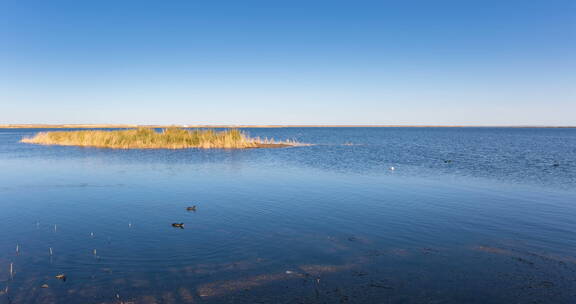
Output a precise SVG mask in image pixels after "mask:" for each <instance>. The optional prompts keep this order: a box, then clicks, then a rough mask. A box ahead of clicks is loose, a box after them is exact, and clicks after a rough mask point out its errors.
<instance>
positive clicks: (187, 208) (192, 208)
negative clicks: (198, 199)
mask: <svg viewBox="0 0 576 304" xmlns="http://www.w3.org/2000/svg"><path fill="white" fill-rule="evenodd" d="M186 210H187V211H194V212H196V205H194V206H192V207H186Z"/></svg>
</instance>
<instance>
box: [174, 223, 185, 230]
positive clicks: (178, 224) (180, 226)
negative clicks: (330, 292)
mask: <svg viewBox="0 0 576 304" xmlns="http://www.w3.org/2000/svg"><path fill="white" fill-rule="evenodd" d="M172 227H175V228H180V229H184V223H172Z"/></svg>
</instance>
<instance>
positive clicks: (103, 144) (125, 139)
mask: <svg viewBox="0 0 576 304" xmlns="http://www.w3.org/2000/svg"><path fill="white" fill-rule="evenodd" d="M21 142H24V143H31V144H41V145H60V146H81V147H98V148H112V149H186V148H203V149H212V148H223V149H246V148H272V147H286V146H294V145H296V144H297V143H295V142H293V141H284V142H276V141H274V140H268V139H260V138H251V137H249V136H248V135H246V134H245V133H244V132H242V131H240V130H237V129H228V130H224V131H215V130H212V129H196V130H187V129H181V128H175V127H173V128H165V129H162V131H160V132H157V131H155V130H154V129H151V128H138V129H128V130H113V131H109V130H108V131H107V130H82V131H52V132H40V133H38V134H36V135H35V136H33V137H30V138H23V139H22V140H21Z"/></svg>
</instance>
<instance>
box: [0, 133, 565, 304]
mask: <svg viewBox="0 0 576 304" xmlns="http://www.w3.org/2000/svg"><path fill="white" fill-rule="evenodd" d="M38 131H39V130H33V129H20V130H0V208H1V209H0V290H2V292H1V293H0V303H121V302H124V303H129V302H133V303H575V301H576V300H575V299H576V129H531V128H518V129H510V128H279V129H247V131H248V132H249V133H250V134H251V135H252V136H261V137H273V138H275V139H296V140H298V141H300V142H305V143H311V144H314V145H312V146H306V147H294V148H282V149H252V150H238V151H230V150H196V149H188V150H176V151H172V150H144V151H143V150H126V151H122V150H108V149H95V148H77V147H55V146H36V145H29V144H22V143H19V140H20V139H21V138H22V137H24V136H30V135H32V134H34V133H35V132H38ZM392 166H393V167H395V170H394V171H392V170H390V169H389V168H390V167H392ZM189 205H197V206H198V210H197V211H196V212H188V211H186V210H185V209H186V207H187V206H189ZM175 222H183V223H184V224H185V228H184V229H178V228H174V227H172V226H171V224H172V223H175ZM17 246H18V249H19V252H16V247H17ZM50 248H52V255H50ZM94 250H96V251H94ZM10 265H12V270H13V272H12V274H11V273H10ZM62 273H63V274H65V275H66V277H67V279H66V281H61V280H57V279H56V278H54V276H55V275H57V274H62ZM43 284H47V285H48V288H41V286H42V285H43Z"/></svg>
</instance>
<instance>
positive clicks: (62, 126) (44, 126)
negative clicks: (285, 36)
mask: <svg viewBox="0 0 576 304" xmlns="http://www.w3.org/2000/svg"><path fill="white" fill-rule="evenodd" d="M138 127H147V128H168V127H180V128H576V126H537V125H535V126H530V125H526V126H524V125H519V126H498V125H478V126H468V125H185V124H180V125H131V124H54V125H52V124H0V129H130V128H138Z"/></svg>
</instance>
